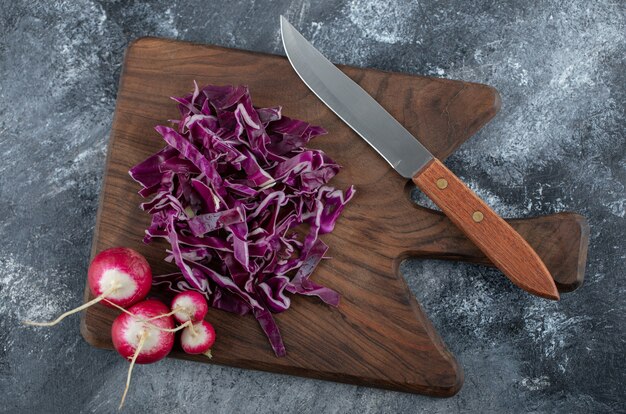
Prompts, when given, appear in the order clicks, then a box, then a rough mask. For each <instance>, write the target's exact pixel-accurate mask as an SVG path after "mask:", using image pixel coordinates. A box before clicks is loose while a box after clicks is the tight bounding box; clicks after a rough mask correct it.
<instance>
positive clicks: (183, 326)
mask: <svg viewBox="0 0 626 414" xmlns="http://www.w3.org/2000/svg"><path fill="white" fill-rule="evenodd" d="M105 302H108V303H109V304H110V305H111V306H113V307H114V308H117V309H119V310H121V311H122V312H124V313H126V314H128V315H130V316H132V317H133V318H135V319H137V320H139V321H140V322H143V323H145V324H146V325H150V327H151V328H154V329H157V330H159V331H162V332H178V331H180V330H181V329H183V328H186V327H187V326H190V327H191V329H192V330H193V324H192V322H191V321H187V322H185V323H184V324H182V325H180V326H178V327H176V328H172V329H169V328H161V327H160V326H157V325H155V324H153V323H151V322H150V321H153V320H155V319H159V318H163V317H165V316H169V315H170V313H172V312H170V313H164V314H162V315H157V316H154V317H152V318H149V319H144V318H142V317H140V316H138V315H135V314H134V313H132V312H131V311H129V310H128V309H124V308H123V307H121V306H120V305H117V304H115V303H113V302H111V301H109V300H107V299H105Z"/></svg>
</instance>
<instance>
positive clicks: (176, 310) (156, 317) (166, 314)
mask: <svg viewBox="0 0 626 414" xmlns="http://www.w3.org/2000/svg"><path fill="white" fill-rule="evenodd" d="M182 310H183V308H182V307H176V308H174V309H172V311H171V312H168V313H164V314H163V315H157V316H153V317H152V318H150V319H146V322H148V321H152V320H154V319H159V318H164V317H166V316H171V315H173V314H175V313H176V312H181V311H182Z"/></svg>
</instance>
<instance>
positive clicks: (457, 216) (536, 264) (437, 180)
mask: <svg viewBox="0 0 626 414" xmlns="http://www.w3.org/2000/svg"><path fill="white" fill-rule="evenodd" d="M413 182H414V183H415V184H416V185H417V186H418V187H419V189H420V190H422V191H423V192H424V193H425V194H426V195H427V196H428V197H429V198H430V199H431V200H433V201H434V202H435V204H436V205H437V206H439V208H440V209H441V211H443V212H444V213H445V215H446V216H448V218H449V219H450V220H451V221H452V222H453V223H454V224H455V225H456V226H457V227H458V228H459V229H461V231H463V233H465V235H466V236H467V237H468V238H469V239H470V240H471V241H472V242H473V243H474V244H475V245H476V246H477V247H478V248H479V249H480V250H482V252H483V253H484V254H485V256H487V257H488V258H489V260H491V262H493V264H495V265H496V266H497V267H498V268H499V269H500V270H501V271H502V272H503V273H504V274H505V275H506V276H507V277H508V278H509V279H511V281H512V282H513V283H515V284H516V285H517V286H519V287H520V288H522V289H524V290H526V291H528V292H530V293H533V294H535V295H538V296H541V297H544V298H548V299H557V300H558V299H559V293H558V291H557V289H556V286H555V284H554V280H553V279H552V276H551V275H550V272H549V271H548V269H547V268H546V266H545V265H544V263H543V262H542V261H541V259H540V258H539V256H538V255H537V253H536V252H535V251H534V250H533V248H532V247H531V246H530V245H529V244H528V243H527V242H526V240H524V238H523V237H522V236H520V235H519V234H518V233H517V232H516V231H515V230H514V229H513V228H512V227H511V226H510V225H509V224H508V223H507V222H506V221H504V220H503V219H502V217H500V216H498V215H497V214H496V213H495V212H494V211H493V210H492V209H491V208H490V207H489V206H488V205H487V204H485V202H484V201H483V200H481V199H480V198H479V197H478V196H477V195H476V194H475V193H474V192H473V191H472V190H470V189H469V188H468V187H467V186H466V185H465V184H464V183H463V182H462V181H461V180H460V179H459V178H458V177H457V176H456V175H454V173H453V172H452V171H450V170H449V169H448V168H447V167H446V166H445V165H443V163H442V162H441V161H439V160H438V159H436V158H435V159H433V161H432V162H430V163H429V164H428V165H427V166H426V167H424V168H423V169H422V170H421V171H419V172H418V173H417V174H415V176H413Z"/></svg>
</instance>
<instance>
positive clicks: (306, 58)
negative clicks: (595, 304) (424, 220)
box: [280, 16, 559, 300]
mask: <svg viewBox="0 0 626 414" xmlns="http://www.w3.org/2000/svg"><path fill="white" fill-rule="evenodd" d="M280 32H281V36H282V39H283V47H284V48H285V53H286V54H287V58H288V59H289V62H290V63H291V66H293V69H294V70H295V71H296V73H297V74H298V76H300V78H301V79H302V81H303V82H304V83H305V84H306V85H307V86H308V87H309V89H311V91H313V93H314V94H315V95H317V97H318V98H319V99H321V100H322V102H323V103H324V104H326V106H328V107H329V108H330V109H331V110H332V111H333V112H334V113H335V114H337V116H339V118H341V119H342V120H343V121H344V122H345V123H346V124H348V126H350V128H352V129H353V130H354V131H355V132H356V133H357V134H358V135H359V136H361V138H363V139H364V140H365V141H367V143H368V144H370V145H371V146H372V148H374V149H375V150H376V152H378V153H379V154H380V155H381V156H382V157H383V158H384V159H385V160H386V161H387V162H388V163H389V165H391V167H392V168H393V169H394V170H396V171H397V172H398V173H399V174H400V175H402V176H403V177H405V178H408V179H411V180H413V182H414V183H415V185H417V187H418V188H419V189H420V190H422V192H424V194H426V195H427V196H428V197H430V199H431V200H433V201H434V202H435V204H436V205H437V206H438V207H439V208H440V209H441V211H443V213H444V214H445V215H446V216H448V218H449V219H450V220H451V221H452V222H453V223H454V224H455V225H456V226H457V227H458V228H459V229H461V231H463V233H465V235H466V236H467V237H468V238H469V239H470V240H471V241H472V242H473V243H474V244H475V245H476V246H477V247H478V248H479V249H480V250H482V252H483V253H484V254H485V256H487V257H488V258H489V259H490V260H491V261H492V262H493V264H495V265H496V266H497V267H498V268H499V269H500V270H501V271H502V273H504V274H505V275H506V276H507V277H508V278H509V279H510V280H511V281H512V282H513V283H514V284H515V285H517V286H518V287H520V288H522V289H524V290H526V291H528V292H530V293H532V294H535V295H537V296H541V297H544V298H548V299H555V300H558V299H559V292H558V291H557V289H556V286H555V284H554V280H553V278H552V276H551V275H550V272H549V271H548V269H547V268H546V265H545V264H544V263H543V262H542V261H541V258H540V257H539V256H538V255H537V253H536V252H535V251H534V250H533V248H532V247H530V245H529V244H528V243H527V242H526V240H524V238H523V237H522V236H520V235H519V234H518V233H517V232H516V231H515V230H513V228H512V227H511V226H510V225H509V224H508V223H507V222H506V221H504V220H503V219H502V218H501V217H500V216H498V215H497V214H496V213H495V212H494V211H493V210H492V209H491V208H490V207H489V206H488V205H487V204H485V202H484V201H483V200H481V199H480V198H479V197H478V196H477V195H476V194H475V193H474V192H473V191H472V190H470V189H469V188H468V187H467V186H466V185H465V184H464V183H463V182H462V181H461V180H460V179H459V178H458V177H457V176H456V175H454V173H453V172H452V171H450V170H449V169H448V168H447V167H446V166H445V165H444V164H443V163H442V162H441V161H439V160H438V159H437V158H435V156H433V154H431V153H430V151H428V150H427V149H426V147H424V146H423V145H422V144H421V143H420V142H419V140H418V139H416V138H415V137H414V136H413V135H412V134H411V133H410V132H409V131H407V130H406V129H405V128H404V127H403V126H402V125H401V124H400V123H399V122H398V121H397V120H396V119H395V118H393V117H392V116H391V115H390V114H389V113H388V112H387V111H386V110H385V108H383V107H382V106H381V105H380V104H379V103H378V102H376V101H375V100H374V98H372V97H371V96H370V95H369V94H368V93H367V92H365V91H364V90H363V89H362V88H361V87H360V86H359V85H358V84H357V83H355V82H354V81H353V80H352V79H350V78H349V77H348V76H347V75H345V74H344V73H343V72H342V71H341V70H339V69H338V68H337V67H336V66H335V65H333V64H332V63H331V62H330V61H329V60H328V59H326V58H325V57H324V55H322V54H321V53H320V52H319V51H318V50H317V49H315V47H313V45H311V44H310V43H309V42H308V41H307V40H306V39H305V38H304V37H303V36H302V35H301V34H300V33H299V32H298V31H297V30H296V29H295V28H294V27H293V26H292V25H291V24H290V23H289V22H288V21H287V19H285V18H284V17H283V16H280Z"/></svg>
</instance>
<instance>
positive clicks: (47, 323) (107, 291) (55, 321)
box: [22, 285, 120, 326]
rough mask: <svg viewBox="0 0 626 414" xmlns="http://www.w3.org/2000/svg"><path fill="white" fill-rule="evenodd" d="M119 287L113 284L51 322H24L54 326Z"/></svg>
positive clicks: (26, 323)
mask: <svg viewBox="0 0 626 414" xmlns="http://www.w3.org/2000/svg"><path fill="white" fill-rule="evenodd" d="M119 288H120V286H119V285H113V286H111V287H110V288H109V289H107V290H106V291H104V292H102V294H101V295H100V296H97V297H96V298H94V299H92V300H90V301H89V302H87V303H84V304H82V305H81V306H79V307H77V308H75V309H72V310H70V311H67V312H65V313H64V314H62V315H61V316H59V317H58V318H56V319H55V320H53V321H51V322H34V321H22V323H23V324H25V325H32V326H53V325H56V324H57V323H59V322H61V321H62V320H63V319H65V318H66V317H68V316H70V315H73V314H75V313H77V312H80V311H82V310H83V309H87V308H88V307H90V306H91V305H95V304H96V303H98V302H100V301H101V300H103V299H104V298H105V296H107V295H109V294H111V293H113V292H115V291H116V290H117V289H119ZM105 300H106V299H105ZM107 302H109V301H108V300H107ZM109 303H111V302H109Z"/></svg>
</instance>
